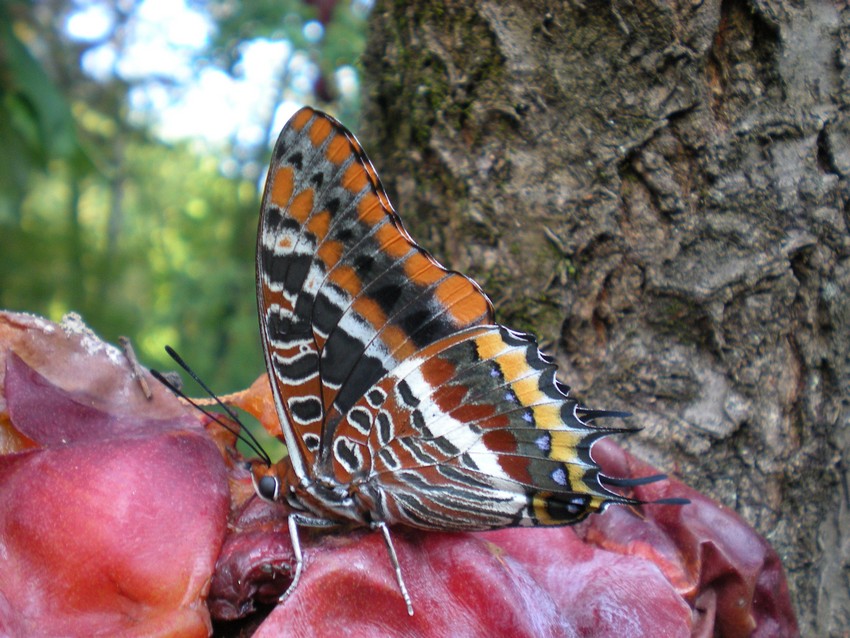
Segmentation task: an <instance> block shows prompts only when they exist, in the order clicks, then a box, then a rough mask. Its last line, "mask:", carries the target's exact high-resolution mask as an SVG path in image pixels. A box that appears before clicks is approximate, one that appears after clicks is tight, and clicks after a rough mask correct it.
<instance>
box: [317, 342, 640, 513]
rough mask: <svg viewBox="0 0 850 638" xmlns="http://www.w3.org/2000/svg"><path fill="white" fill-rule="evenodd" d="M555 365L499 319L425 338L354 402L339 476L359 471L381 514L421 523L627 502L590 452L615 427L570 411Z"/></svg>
mask: <svg viewBox="0 0 850 638" xmlns="http://www.w3.org/2000/svg"><path fill="white" fill-rule="evenodd" d="M555 370H556V368H555V366H554V365H553V364H552V363H551V361H550V360H549V359H548V358H547V357H546V356H545V355H543V354H542V353H540V351H539V350H538V349H537V344H536V342H535V341H534V340H533V338H531V337H530V336H529V335H525V334H521V333H516V332H513V331H511V330H509V329H507V328H504V327H503V326H482V327H475V328H469V329H466V330H464V331H461V332H459V333H455V334H453V335H451V336H449V337H447V338H444V339H442V340H440V341H438V342H436V343H434V344H431V345H430V346H429V347H427V348H425V349H423V350H422V351H421V352H419V353H418V354H417V355H416V356H414V357H411V358H409V359H407V360H406V361H405V362H403V363H401V364H400V365H399V366H398V367H397V368H395V369H393V370H391V371H389V372H388V373H387V375H386V376H385V377H384V378H383V379H381V380H380V381H378V383H376V384H375V386H373V388H372V389H371V390H370V391H369V392H367V393H366V394H365V395H364V397H363V398H362V400H361V401H359V402H358V403H357V404H356V405H355V406H354V407H353V408H352V409H351V411H350V412H349V414H348V415H347V418H346V420H345V422H344V423H343V424H342V425H341V426H340V427H339V429H338V442H337V446H338V448H339V449H336V450H335V464H334V469H335V472H336V475H335V476H336V479H337V480H338V481H340V482H342V483H350V482H352V481H355V482H358V479H361V480H362V481H363V482H364V484H365V485H367V486H368V487H367V488H365V491H366V492H367V495H368V497H369V498H371V499H372V500H373V501H374V502H373V503H372V504H371V506H372V507H373V508H374V509H375V511H376V513H377V515H378V516H381V517H383V519H384V520H387V521H388V522H390V523H402V524H407V525H411V526H414V527H420V528H426V529H455V530H482V529H494V528H500V527H506V526H516V525H527V526H539V525H565V524H568V523H573V522H577V521H579V520H581V519H582V518H584V517H585V516H587V515H588V514H590V513H592V512H596V511H600V510H601V509H602V508H603V507H604V506H605V505H606V504H607V503H610V502H618V501H620V502H627V499H622V498H621V497H619V496H618V495H616V494H614V493H612V492H610V491H608V490H607V489H606V488H604V487H603V486H602V485H601V484H600V482H599V477H598V468H597V466H596V464H595V463H593V461H592V459H591V458H590V447H591V445H592V443H593V442H594V441H595V440H596V439H598V438H599V437H601V436H603V435H604V434H606V433H608V432H609V431H610V430H605V429H600V428H597V427H594V426H592V425H590V424H588V423H585V422H584V421H582V420H581V419H580V418H579V417H578V416H577V410H578V404H577V402H576V401H575V399H573V398H571V397H569V396H568V395H567V394H566V393H565V391H564V388H563V387H562V386H561V385H560V384H559V383H558V382H557V380H556V379H555ZM366 477H368V480H365V479H366Z"/></svg>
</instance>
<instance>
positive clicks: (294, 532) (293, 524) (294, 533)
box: [277, 514, 304, 603]
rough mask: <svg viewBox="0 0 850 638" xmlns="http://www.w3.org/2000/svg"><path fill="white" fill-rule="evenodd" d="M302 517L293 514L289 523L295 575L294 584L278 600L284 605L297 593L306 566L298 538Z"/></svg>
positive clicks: (293, 577)
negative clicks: (296, 589) (284, 602)
mask: <svg viewBox="0 0 850 638" xmlns="http://www.w3.org/2000/svg"><path fill="white" fill-rule="evenodd" d="M299 518H300V517H299V516H298V515H297V514H292V515H290V517H289V520H288V521H287V522H288V523H289V539H290V541H291V542H292V553H293V555H294V556H295V574H294V575H293V576H292V582H291V583H290V584H289V587H288V588H287V589H286V591H285V592H283V593H282V594H281V595H280V598H278V599H277V601H278V602H279V603H282V602H283V601H285V600H286V599H287V598H289V595H290V594H291V593H292V592H294V591H295V587H296V586H297V585H298V580H299V579H300V578H301V569H302V567H303V566H304V558H303V556H302V554H301V540H300V539H299V538H298V519H299Z"/></svg>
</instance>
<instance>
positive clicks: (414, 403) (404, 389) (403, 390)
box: [396, 379, 419, 408]
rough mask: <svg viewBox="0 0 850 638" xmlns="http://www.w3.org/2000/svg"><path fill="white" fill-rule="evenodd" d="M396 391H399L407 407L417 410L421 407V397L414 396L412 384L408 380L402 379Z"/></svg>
mask: <svg viewBox="0 0 850 638" xmlns="http://www.w3.org/2000/svg"><path fill="white" fill-rule="evenodd" d="M396 390H398V394H399V396H400V397H401V400H402V402H403V403H404V404H405V405H406V406H407V407H409V408H415V407H418V406H419V397H417V396H416V395H415V394H413V390H411V389H410V384H409V383H408V382H407V381H406V380H404V379H402V380H401V381H399V383H398V385H397V386H396Z"/></svg>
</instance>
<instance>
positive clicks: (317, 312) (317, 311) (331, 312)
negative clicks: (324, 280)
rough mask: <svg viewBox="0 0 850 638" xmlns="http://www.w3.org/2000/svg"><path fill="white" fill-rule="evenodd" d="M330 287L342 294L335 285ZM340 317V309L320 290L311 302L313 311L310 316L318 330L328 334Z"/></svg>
mask: <svg viewBox="0 0 850 638" xmlns="http://www.w3.org/2000/svg"><path fill="white" fill-rule="evenodd" d="M332 288H333V289H334V290H336V291H338V292H340V294H344V293H341V291H339V289H337V288H336V287H335V286H332ZM341 318H342V309H340V307H339V306H337V305H336V304H334V303H333V302H332V301H331V300H330V299H328V297H327V296H326V295H325V293H324V292H323V291H321V290H320V291H319V294H317V295H316V299H315V301H314V302H313V313H312V316H311V320H312V321H313V324H314V325H315V326H316V328H317V329H318V330H319V332H321V333H322V334H325V335H328V334H330V333H331V331H332V330H333V329H334V328H335V327H336V326H337V325H338V324H339V320H340V319H341Z"/></svg>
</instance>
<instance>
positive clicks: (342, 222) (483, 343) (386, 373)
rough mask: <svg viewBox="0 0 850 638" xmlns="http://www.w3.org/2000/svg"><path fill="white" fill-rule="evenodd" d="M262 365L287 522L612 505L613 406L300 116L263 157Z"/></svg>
mask: <svg viewBox="0 0 850 638" xmlns="http://www.w3.org/2000/svg"><path fill="white" fill-rule="evenodd" d="M256 269H257V299H258V306H259V319H260V331H261V336H262V343H263V350H264V353H265V361H266V368H267V370H268V374H269V378H270V381H271V387H272V394H273V396H274V402H275V406H276V409H277V414H278V417H279V419H280V425H281V429H282V433H283V438H284V441H285V443H286V446H287V449H288V456H286V457H284V458H283V459H282V460H281V461H280V462H278V463H277V464H276V465H274V466H273V467H272V468H271V469H270V470H268V471H266V472H260V474H259V475H258V476H256V477H255V485H256V489H257V492H258V494H259V495H260V496H261V497H263V498H266V499H268V500H272V501H283V502H285V503H286V504H287V505H288V506H289V508H290V510H291V511H292V512H293V513H292V514H291V515H290V516H289V531H290V536H291V538H292V543H293V550H294V555H295V561H296V567H295V573H294V577H293V581H292V584H291V585H290V587H289V589H288V590H287V592H286V593H284V595H283V596H282V597H281V600H284V599H285V597H286V596H287V595H288V594H289V593H290V592H291V591H293V590H294V588H295V587H296V585H297V582H298V579H299V577H300V574H301V570H302V564H303V559H302V554H301V548H300V542H299V537H298V528H299V527H300V526H304V527H326V528H330V527H339V526H351V525H355V526H368V527H371V528H373V529H376V530H380V531H381V532H382V534H383V536H384V540H385V542H386V545H387V548H388V550H389V554H390V558H391V560H392V563H393V566H394V568H395V571H396V576H397V580H398V584H399V587H400V591H401V593H402V595H403V597H404V599H405V603H406V605H407V608H408V612H409V613H410V614H412V613H413V608H412V604H411V601H410V596H409V594H408V592H407V589H406V587H405V584H404V580H403V578H402V576H401V570H400V568H399V565H398V560H397V557H396V553H395V550H394V548H393V544H392V539H391V536H390V533H389V527H390V526H393V525H405V526H409V527H414V528H419V529H424V530H442V531H482V530H493V529H498V528H503V527H512V526H526V527H538V526H553V525H569V524H572V523H576V522H578V521H581V520H582V519H584V518H585V517H587V516H588V515H589V514H591V513H594V512H600V511H602V510H603V509H604V508H605V507H606V506H608V505H610V504H612V503H618V504H625V505H637V504H638V503H640V501H637V500H635V499H631V498H628V497H625V496H622V495H619V494H617V493H615V492H613V491H611V490H609V489H608V487H610V486H618V485H626V486H628V485H636V484H639V483H641V482H646V481H647V480H657V479H658V478H659V477H650V479H643V480H642V479H614V478H610V477H606V476H605V475H604V474H602V472H601V471H600V469H599V467H598V466H597V465H596V463H594V461H593V458H592V456H591V447H592V445H593V443H594V442H595V441H596V440H598V439H599V438H600V437H603V436H605V435H606V434H610V433H612V432H623V431H629V430H624V429H621V428H605V427H599V426H597V425H595V424H594V423H593V422H594V420H595V419H598V418H601V417H612V416H613V417H621V416H625V414H624V413H621V412H611V411H604V410H591V409H587V408H585V407H582V406H581V405H580V404H579V403H578V402H577V401H576V399H574V398H572V397H570V396H569V388H567V387H566V386H564V385H562V384H561V383H560V382H559V381H558V379H557V378H556V366H555V364H554V362H553V359H552V358H550V357H549V356H547V355H545V354H543V353H542V352H541V351H540V350H539V349H538V347H537V343H536V341H535V339H534V337H532V336H531V335H529V334H525V333H522V332H517V331H514V330H511V329H510V328H506V327H505V326H502V325H499V324H498V323H496V320H495V316H494V309H493V305H492V303H491V302H490V300H489V299H488V298H487V296H486V295H485V294H484V293H483V292H482V291H481V289H480V288H479V287H478V285H477V284H476V283H475V282H473V281H472V280H471V279H468V278H467V277H465V276H464V275H462V274H460V273H458V272H454V271H452V270H449V269H446V268H444V267H443V266H442V265H441V264H440V263H438V262H437V261H436V260H435V259H434V257H432V256H431V255H430V254H429V253H428V252H427V251H426V250H425V249H424V248H422V247H421V246H419V245H418V244H417V243H416V242H415V241H414V240H413V239H412V238H411V236H410V235H409V234H408V232H407V231H406V230H405V228H404V226H403V225H402V222H401V219H400V218H399V216H398V214H397V213H396V212H395V210H394V209H393V207H392V204H390V200H389V198H388V197H387V194H386V192H385V191H384V188H383V186H382V185H381V180H380V179H379V177H378V174H377V172H376V171H375V169H374V167H373V166H372V163H371V162H370V161H369V158H368V157H367V156H366V153H365V152H364V151H363V149H362V147H361V146H360V144H359V142H358V141H357V139H356V138H355V137H354V135H353V134H352V133H351V132H350V131H349V130H348V129H346V128H345V126H343V125H342V124H341V123H340V122H338V121H337V120H335V119H334V118H332V117H330V116H329V115H326V114H325V113H322V112H320V111H317V110H315V109H312V108H309V107H307V108H303V109H301V110H300V111H298V112H297V113H296V114H295V115H294V116H293V117H292V118H291V119H290V120H289V122H288V123H287V124H286V125H285V127H284V128H283V130H282V132H281V133H280V137H279V138H278V140H277V143H276V145H275V147H274V151H273V156H272V160H271V166H270V168H269V173H268V178H267V181H266V186H265V192H264V195H263V200H262V208H261V215H260V223H259V230H258V236H257V261H256Z"/></svg>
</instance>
